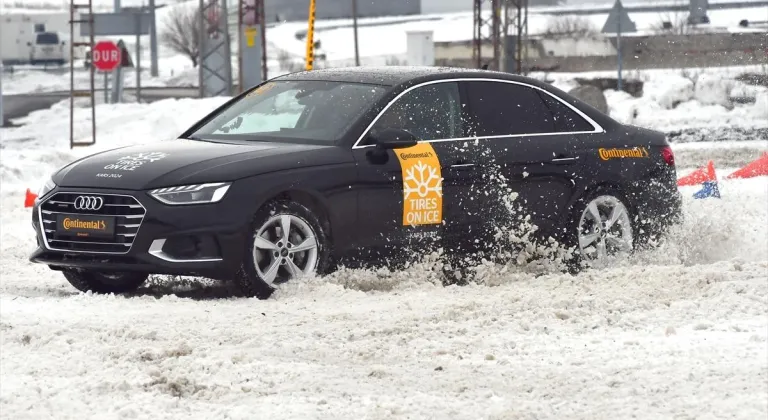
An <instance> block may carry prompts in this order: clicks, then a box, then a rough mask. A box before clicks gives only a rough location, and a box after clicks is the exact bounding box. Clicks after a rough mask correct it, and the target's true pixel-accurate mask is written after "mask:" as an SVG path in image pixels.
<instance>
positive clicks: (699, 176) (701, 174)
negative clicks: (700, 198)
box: [677, 160, 717, 187]
mask: <svg viewBox="0 0 768 420" xmlns="http://www.w3.org/2000/svg"><path fill="white" fill-rule="evenodd" d="M708 181H717V174H715V163H714V162H712V161H711V160H710V161H709V162H707V166H706V167H701V168H699V169H696V170H695V171H693V172H691V173H690V174H688V175H686V176H684V177H682V178H680V179H678V180H677V186H678V187H684V186H689V185H698V184H701V183H703V182H708Z"/></svg>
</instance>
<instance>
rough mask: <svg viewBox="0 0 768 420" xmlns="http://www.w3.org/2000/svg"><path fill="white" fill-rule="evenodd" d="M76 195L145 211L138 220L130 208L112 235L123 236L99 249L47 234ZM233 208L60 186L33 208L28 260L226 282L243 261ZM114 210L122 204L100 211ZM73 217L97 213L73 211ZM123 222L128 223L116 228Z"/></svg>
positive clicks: (241, 222)
mask: <svg viewBox="0 0 768 420" xmlns="http://www.w3.org/2000/svg"><path fill="white" fill-rule="evenodd" d="M78 195H88V196H97V197H104V198H107V199H112V198H114V197H121V201H120V202H121V203H126V202H127V203H133V201H131V200H130V199H131V198H132V199H133V200H135V201H136V202H137V203H138V204H140V207H141V208H142V209H143V210H144V213H143V217H141V216H140V214H141V209H139V206H138V205H134V206H132V207H134V210H135V212H134V213H135V214H134V215H131V216H120V215H118V216H117V219H116V220H118V223H117V224H116V226H117V228H116V229H117V230H116V232H118V231H119V232H124V233H117V234H116V235H123V236H122V237H120V239H114V240H113V239H109V241H110V242H105V244H104V245H102V244H101V243H96V242H92V241H94V240H93V239H90V240H89V241H91V242H87V241H83V240H81V239H80V238H73V237H66V238H64V239H62V238H60V237H59V236H58V233H57V232H55V230H53V229H52V227H54V222H53V220H55V216H56V215H57V214H72V212H75V211H76V210H74V207H73V206H74V197H76V196H78ZM107 202H108V201H105V203H107ZM234 204H235V203H229V202H228V201H227V200H226V199H225V200H222V201H221V202H219V203H214V204H202V205H189V206H168V205H165V204H162V203H159V202H157V201H156V200H154V199H152V198H151V197H149V196H147V195H146V193H144V192H143V191H123V190H104V189H89V188H77V189H70V188H61V187H59V188H56V189H55V190H54V191H52V192H50V193H49V194H48V195H46V197H44V198H43V199H42V200H41V201H39V202H38V203H36V204H35V206H34V207H33V212H32V224H33V226H34V228H35V232H36V235H37V244H38V248H37V249H36V250H35V251H34V252H33V253H32V255H31V256H30V261H32V262H35V263H41V264H47V265H48V266H49V267H50V268H52V269H54V270H61V269H64V268H81V269H92V270H100V271H139V272H146V273H150V274H175V275H189V276H204V277H209V278H215V279H230V278H232V277H233V276H234V275H235V273H236V272H237V270H238V269H239V268H240V266H241V263H242V261H243V253H244V252H245V249H246V246H245V244H246V237H247V232H248V227H249V222H250V218H249V217H248V214H247V212H246V210H245V209H243V208H242V207H243V206H237V205H234ZM108 206H112V207H108ZM115 206H125V204H105V206H104V207H103V208H104V209H107V208H109V209H111V210H110V211H112V212H115V211H116V210H114V209H115ZM77 214H79V215H89V214H97V213H96V212H92V211H90V212H89V211H79V210H77ZM118 214H119V212H118ZM109 215H111V214H109ZM122 217H132V218H133V219H125V220H126V221H128V222H126V223H125V224H121V223H120V221H121V220H123V219H121V218H122ZM129 220H130V221H129ZM128 223H133V224H128ZM43 226H44V227H43ZM65 239H66V240H65ZM114 242H122V243H119V244H116V243H114ZM120 245H123V246H120Z"/></svg>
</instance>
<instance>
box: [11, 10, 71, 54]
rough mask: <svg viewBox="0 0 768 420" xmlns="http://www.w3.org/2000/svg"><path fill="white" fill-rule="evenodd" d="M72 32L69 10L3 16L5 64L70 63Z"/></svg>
mask: <svg viewBox="0 0 768 420" xmlns="http://www.w3.org/2000/svg"><path fill="white" fill-rule="evenodd" d="M75 31H76V32H75V34H76V35H77V34H78V32H79V27H75ZM69 34H70V27H69V14H68V13H30V14H3V15H0V59H2V62H3V63H4V64H49V63H54V64H64V63H67V62H69V60H70V57H69V54H70V53H69V43H70V42H71V40H70V39H69ZM77 38H80V37H79V36H77ZM80 55H81V54H77V52H76V56H80Z"/></svg>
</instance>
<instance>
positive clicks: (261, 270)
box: [237, 202, 329, 299]
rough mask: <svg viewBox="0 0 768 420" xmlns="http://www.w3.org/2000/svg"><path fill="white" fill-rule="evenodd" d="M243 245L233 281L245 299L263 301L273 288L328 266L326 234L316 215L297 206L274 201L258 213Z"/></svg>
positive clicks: (299, 205) (303, 207)
mask: <svg viewBox="0 0 768 420" xmlns="http://www.w3.org/2000/svg"><path fill="white" fill-rule="evenodd" d="M247 246H248V249H247V252H246V255H245V260H244V261H243V264H242V266H241V269H240V271H239V273H238V275H237V282H238V284H239V286H240V288H241V289H242V291H243V293H244V294H245V295H246V296H249V297H253V296H255V297H258V298H259V299H267V298H269V296H271V295H272V292H274V290H275V286H277V285H279V284H282V283H285V282H288V281H291V280H295V279H298V278H301V277H304V276H307V275H311V274H314V273H322V272H324V270H325V269H326V268H327V266H328V260H329V246H328V241H327V236H326V233H325V232H324V230H323V228H322V225H321V223H320V220H319V218H318V217H317V215H315V214H314V213H313V212H312V211H311V210H310V209H308V208H307V207H305V206H303V205H301V204H299V203H294V202H275V203H271V204H269V205H267V206H266V207H264V208H263V209H261V210H259V212H258V213H257V214H256V216H255V217H254V220H253V223H252V226H251V235H250V240H249V241H248V245H247Z"/></svg>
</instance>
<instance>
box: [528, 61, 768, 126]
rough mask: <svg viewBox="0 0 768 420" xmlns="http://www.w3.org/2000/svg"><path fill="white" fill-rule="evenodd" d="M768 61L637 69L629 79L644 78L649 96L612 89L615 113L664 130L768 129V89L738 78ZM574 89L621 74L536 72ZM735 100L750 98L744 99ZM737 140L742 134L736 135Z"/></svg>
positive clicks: (609, 99)
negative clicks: (580, 82) (584, 82)
mask: <svg viewBox="0 0 768 420" xmlns="http://www.w3.org/2000/svg"><path fill="white" fill-rule="evenodd" d="M765 71H766V68H765V67H764V66H734V67H722V68H698V69H696V68H694V69H685V70H680V69H658V70H641V71H637V70H633V71H631V72H625V73H624V78H625V79H627V80H629V79H636V80H641V81H643V95H642V96H641V97H639V98H636V97H633V96H632V95H630V94H628V93H626V92H618V91H615V90H606V91H605V92H604V94H605V96H606V100H607V102H608V108H609V113H610V115H611V116H612V117H614V118H616V119H617V120H619V121H621V122H624V123H629V124H634V125H639V126H644V127H648V128H653V129H657V130H661V131H676V130H685V129H703V128H717V129H731V128H742V129H764V128H768V97H764V95H768V88H766V87H763V86H753V85H749V84H746V83H743V82H740V81H737V80H736V78H737V76H739V75H741V74H744V73H747V72H752V73H761V72H765ZM530 76H531V77H534V78H536V79H539V80H547V81H551V82H552V84H553V85H554V86H556V87H558V88H560V89H563V90H565V91H568V90H570V89H572V88H574V87H575V86H576V84H575V82H574V80H575V79H576V78H584V79H590V78H600V77H608V78H616V73H615V72H603V71H600V72H586V73H532V74H531V75H530ZM735 99H742V100H743V99H746V101H745V102H746V103H740V102H741V101H737V100H735ZM734 140H736V139H734Z"/></svg>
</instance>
